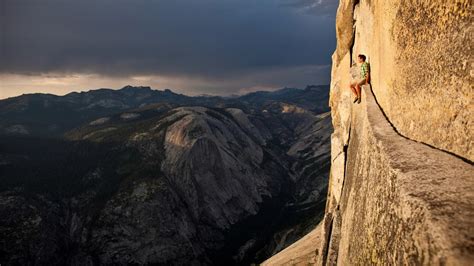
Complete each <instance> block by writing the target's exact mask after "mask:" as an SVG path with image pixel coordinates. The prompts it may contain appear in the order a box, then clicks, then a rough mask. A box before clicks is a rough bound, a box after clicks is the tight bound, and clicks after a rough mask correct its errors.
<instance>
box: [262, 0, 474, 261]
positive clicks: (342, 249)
mask: <svg viewBox="0 0 474 266" xmlns="http://www.w3.org/2000/svg"><path fill="white" fill-rule="evenodd" d="M336 31H337V38H338V45H337V49H336V51H335V52H334V55H333V68H332V81H331V92H330V106H331V114H332V122H333V126H334V133H333V134H332V140H331V173H330V183H329V189H328V201H327V204H326V211H325V217H324V220H323V221H322V222H321V224H319V225H318V227H316V229H314V231H313V232H312V233H311V234H309V235H308V236H306V237H304V238H303V239H301V240H299V241H298V242H296V243H295V244H293V245H292V246H290V247H289V248H287V249H286V250H284V251H282V252H280V253H279V254H277V255H276V256H274V257H273V258H271V259H269V260H267V261H266V262H265V263H264V265H287V264H292V265H306V264H308V263H309V264H316V265H336V264H337V265H372V264H379V265H472V264H473V263H474V239H473V238H472V235H474V231H473V228H474V204H473V203H474V166H473V162H472V161H473V159H474V157H473V147H472V144H473V141H474V139H473V135H472V132H474V130H473V119H472V117H474V116H473V114H474V109H473V106H474V105H473V100H474V90H473V87H472V84H473V80H472V78H473V75H472V73H473V65H472V61H473V59H472V43H473V42H472V33H473V28H472V5H471V3H470V1H462V0H456V1H454V0H453V1H447V2H446V1H414V0H398V1H374V0H371V1H369V0H365V1H364V0H361V1H354V0H352V1H351V0H342V1H340V4H339V9H338V13H337V22H336ZM358 54H365V55H366V56H367V57H368V61H369V62H370V64H371V86H364V87H363V92H362V98H363V99H362V103H361V104H353V103H352V97H353V96H352V94H351V92H350V90H349V89H348V84H349V82H350V80H351V77H352V75H354V74H356V72H357V69H354V67H351V66H352V65H353V64H354V63H355V62H356V57H357V55H358ZM309 242H312V243H313V245H308V243H309Z"/></svg>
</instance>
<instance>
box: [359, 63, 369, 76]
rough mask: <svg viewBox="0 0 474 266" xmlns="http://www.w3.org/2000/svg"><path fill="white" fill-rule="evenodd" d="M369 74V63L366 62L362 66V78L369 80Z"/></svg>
mask: <svg viewBox="0 0 474 266" xmlns="http://www.w3.org/2000/svg"><path fill="white" fill-rule="evenodd" d="M367 74H369V63H367V62H364V63H362V65H361V66H360V78H363V79H365V78H367Z"/></svg>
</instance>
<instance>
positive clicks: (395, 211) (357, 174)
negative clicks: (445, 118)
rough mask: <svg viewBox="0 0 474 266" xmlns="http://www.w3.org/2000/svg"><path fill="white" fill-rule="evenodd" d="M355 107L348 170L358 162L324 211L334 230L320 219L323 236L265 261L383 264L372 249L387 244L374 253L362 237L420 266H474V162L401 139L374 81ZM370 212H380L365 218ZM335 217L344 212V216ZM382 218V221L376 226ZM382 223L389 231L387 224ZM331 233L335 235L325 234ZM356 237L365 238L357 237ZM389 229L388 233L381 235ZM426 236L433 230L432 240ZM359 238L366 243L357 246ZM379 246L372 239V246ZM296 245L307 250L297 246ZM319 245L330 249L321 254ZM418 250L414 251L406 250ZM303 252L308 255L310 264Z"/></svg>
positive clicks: (269, 262)
mask: <svg viewBox="0 0 474 266" xmlns="http://www.w3.org/2000/svg"><path fill="white" fill-rule="evenodd" d="M343 98H345V97H343ZM345 99H347V98H345ZM351 108H352V111H351V113H352V115H351V117H352V118H351V121H352V122H351V123H352V125H351V127H350V128H351V131H352V133H351V136H350V138H351V140H350V143H349V152H348V154H347V156H348V157H347V160H348V161H347V164H348V165H347V167H348V168H351V167H352V166H354V165H358V166H357V167H352V168H357V169H348V172H347V173H346V174H347V175H346V176H345V177H344V179H349V180H344V184H343V188H342V192H340V193H342V194H343V195H342V196H341V201H339V200H338V204H337V205H336V206H328V208H327V209H326V216H327V217H325V220H324V221H326V223H327V222H329V223H332V226H331V228H332V229H331V230H330V231H329V232H325V231H326V230H324V228H322V224H320V225H319V226H318V229H317V231H320V233H321V234H322V235H321V237H319V238H318V239H317V241H315V240H316V239H314V238H313V239H312V240H310V241H311V244H310V245H309V244H308V243H306V242H307V241H303V240H304V239H302V240H301V241H299V242H296V243H295V244H294V245H292V246H291V248H287V249H285V250H283V251H281V252H280V253H278V254H277V255H275V256H274V257H272V258H270V259H268V260H267V261H266V262H265V263H264V264H265V265H307V264H308V263H310V262H315V261H316V262H317V263H315V264H317V265H321V264H333V263H334V264H335V263H338V264H339V263H341V262H342V263H343V264H344V263H345V262H352V263H357V262H366V261H367V258H369V259H372V263H375V262H377V261H378V262H380V261H379V260H377V257H378V256H377V255H374V252H379V253H380V250H383V249H384V247H377V248H376V249H377V250H376V251H375V249H373V250H365V249H366V248H365V247H366V246H368V244H367V243H363V242H362V241H364V239H365V240H367V239H369V240H377V239H383V240H387V241H388V242H389V244H390V245H391V247H390V248H389V249H387V252H392V253H397V254H389V255H386V257H389V259H388V260H386V261H385V262H388V261H392V262H397V261H398V262H402V261H405V262H406V261H407V257H411V258H409V259H410V260H411V261H420V262H422V263H429V262H433V261H437V262H440V263H447V264H448V265H449V264H458V265H459V264H460V265H464V264H465V265H468V264H469V263H472V262H473V261H474V256H473V254H474V237H473V236H474V192H473V188H474V166H473V165H471V164H470V163H468V162H465V161H463V160H462V159H460V158H458V157H456V156H453V155H451V154H449V153H446V152H444V151H440V150H438V149H435V148H432V147H430V146H428V145H425V144H422V143H419V142H416V141H412V140H409V139H407V138H405V137H403V136H400V135H399V134H398V133H397V132H396V130H395V129H394V128H393V127H392V126H391V124H390V122H389V121H388V120H387V119H386V117H385V116H384V114H383V112H382V110H381V109H380V106H379V105H378V104H377V101H376V99H375V97H374V95H373V93H372V90H371V88H370V86H364V87H363V101H362V103H361V104H360V105H357V104H354V105H352V107H351ZM354 123H360V124H354ZM353 133H354V134H353ZM364 134H366V136H364ZM351 144H352V147H351ZM363 145H367V146H368V147H363ZM357 149H360V150H364V151H363V152H365V154H363V155H361V154H358V155H354V154H356V153H359V151H357ZM361 152H362V151H361ZM371 157H372V158H371ZM333 159H334V158H333ZM362 159H363V160H362ZM385 179H386V180H385ZM364 183H365V184H364ZM368 183H370V184H372V185H373V188H371V187H369V185H368ZM360 185H363V186H365V187H366V188H365V190H364V188H358V187H357V186H360ZM371 190H373V191H371ZM328 200H330V199H329V198H328ZM381 206H384V207H386V208H383V207H381ZM366 213H371V214H372V215H373V216H374V217H365V216H367V215H366ZM336 214H337V215H336ZM334 215H336V216H338V217H339V219H338V221H336V219H334V218H333V217H334ZM359 216H364V217H362V218H360V217H359ZM420 217H421V218H420ZM357 222H359V223H365V225H364V226H365V227H364V226H362V225H357V224H354V223H357ZM380 222H382V224H377V223H380ZM367 226H368V227H367ZM383 226H389V228H382V229H381V228H380V227H383ZM357 227H359V228H357ZM391 230H395V232H394V231H391ZM396 230H399V231H400V230H403V232H396ZM328 233H329V234H330V236H329V237H325V235H327V234H328ZM357 234H364V235H366V236H365V237H362V236H361V237H360V238H359V236H358V235H357ZM383 234H386V235H384V236H381V235H383ZM397 234H398V235H402V236H405V237H406V239H405V238H403V237H400V236H397ZM424 234H425V235H426V234H429V237H425V236H424ZM395 238H396V239H395ZM358 239H360V240H359V241H361V242H360V243H355V242H357V241H358ZM427 242H428V243H427ZM380 244H381V243H370V245H371V246H373V247H376V246H377V245H380ZM425 244H426V245H425ZM298 245H302V246H304V248H298ZM349 246H352V251H349V250H350V248H349ZM357 246H359V247H361V248H362V249H364V250H359V251H360V252H361V253H369V254H368V255H367V254H364V255H361V256H358V255H357V256H358V257H355V256H354V254H357V251H356V249H355V248H356V247H357ZM321 247H323V248H321ZM432 247H433V250H431V248H432ZM428 249H430V250H428ZM321 250H322V251H323V253H325V254H321ZM413 250H414V251H415V253H413V254H406V253H407V251H413ZM371 252H372V254H370V253H371ZM303 254H304V255H303ZM362 256H366V257H362ZM302 257H304V258H306V261H305V262H303V260H302V259H301V258H302ZM390 257H391V258H390ZM404 257H405V259H403V258H404ZM275 258H278V259H277V260H276V259H275ZM295 262H296V263H295ZM310 264H313V263H310Z"/></svg>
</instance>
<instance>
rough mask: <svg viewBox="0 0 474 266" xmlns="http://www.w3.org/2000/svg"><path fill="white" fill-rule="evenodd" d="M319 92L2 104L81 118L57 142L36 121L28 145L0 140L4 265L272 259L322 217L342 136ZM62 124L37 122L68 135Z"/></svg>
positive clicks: (22, 113) (140, 95) (145, 91)
mask: <svg viewBox="0 0 474 266" xmlns="http://www.w3.org/2000/svg"><path fill="white" fill-rule="evenodd" d="M319 89H320V88H310V89H305V90H299V89H283V90H280V91H276V92H271V93H263V94H260V93H253V94H249V95H245V96H242V97H239V98H238V99H230V100H229V99H223V98H220V97H188V96H184V95H180V94H175V93H172V92H171V91H164V92H162V91H158V92H155V91H153V90H151V89H149V88H130V87H126V88H124V89H121V90H118V91H113V90H99V91H95V92H86V93H82V95H81V93H77V94H74V95H75V96H74V97H73V98H72V99H74V100H71V98H69V97H71V95H66V96H63V97H64V98H63V97H59V96H51V95H26V96H21V97H16V98H18V99H16V100H15V101H12V99H8V100H5V101H9V105H6V104H5V103H3V101H0V106H1V108H7V107H6V106H9V108H10V109H9V111H10V112H11V113H10V114H13V113H16V115H17V116H18V117H23V118H24V119H26V118H28V116H29V115H30V114H31V110H30V111H28V110H29V109H30V108H36V110H37V112H41V110H45V109H48V108H50V107H51V106H56V108H58V109H59V110H61V107H60V106H70V109H65V110H68V112H70V113H71V114H73V117H81V119H77V120H75V121H76V122H74V123H72V122H71V123H70V124H67V125H68V126H69V127H70V128H69V129H68V130H66V128H67V127H66V126H62V127H61V128H62V129H61V130H62V131H64V133H63V134H59V132H61V130H58V131H57V133H58V135H57V136H58V137H56V138H51V137H48V138H45V137H44V136H41V135H40V134H38V135H34V134H33V133H43V132H41V131H39V130H38V131H31V130H32V129H33V128H34V127H33V126H32V125H31V124H28V123H23V124H22V125H23V126H24V127H26V128H27V129H28V130H30V134H29V135H25V134H24V135H22V134H13V133H14V132H13V133H12V132H6V133H9V134H4V135H3V136H2V137H0V173H1V178H2V182H0V225H1V226H0V235H2V238H0V261H2V262H6V264H9V263H11V264H15V263H17V264H54V265H59V264H61V265H64V264H75V265H85V264H87V265H91V264H92V265H98V264H163V265H248V264H250V263H254V262H257V263H258V262H261V261H263V260H264V259H266V258H268V257H269V256H271V255H272V254H274V253H276V252H277V251H279V250H281V249H283V248H284V247H286V246H288V245H289V244H291V243H293V242H294V241H295V240H297V239H298V238H299V237H301V236H302V235H304V234H305V233H307V232H308V231H310V230H311V229H312V228H313V226H314V225H315V224H316V223H317V222H318V221H319V219H320V215H321V214H322V213H323V211H324V204H325V196H326V189H327V181H328V170H329V165H330V160H329V157H330V148H329V147H330V133H331V131H332V126H331V119H330V116H329V115H328V113H316V112H314V110H318V108H316V107H315V106H316V105H317V101H318V99H319V100H321V99H324V96H318V97H316V96H315V94H316V93H315V90H319ZM155 93H156V95H155ZM326 93H327V91H326ZM126 95H128V96H126ZM145 95H152V96H145ZM153 95H155V96H156V97H155V96H153ZM158 95H160V96H158ZM283 95H286V97H284V96H283ZM303 95H308V97H307V98H306V99H303V98H304V97H303ZM311 95H313V96H312V97H314V98H313V99H314V100H315V101H314V103H313V104H312V105H310V103H311V101H310V96H311ZM30 97H32V98H30ZM48 97H50V98H51V99H54V101H53V100H48V101H47V102H48V104H49V105H48V104H46V105H45V104H44V99H46V98H47V99H50V98H48ZM153 97H155V98H154V100H153V101H151V100H150V101H149V102H148V100H146V99H149V98H153ZM326 97H327V96H326ZM127 98H128V99H127ZM164 98H166V100H165V99H164ZM13 99H15V98H13ZM25 99H28V100H27V101H26V100H25ZM32 99H34V100H32ZM38 99H40V100H38ZM65 99H69V100H67V101H66V100H65ZM87 99H88V100H87ZM111 99H113V100H111ZM139 99H145V100H139ZM326 99H327V98H326ZM20 100H23V101H25V102H26V104H25V105H26V106H27V107H26V108H25V109H21V108H19V106H20V105H19V104H18V103H19V102H21V101H20ZM321 101H322V100H321ZM71 102H72V103H71ZM290 102H293V103H290ZM33 103H34V104H33ZM38 103H42V104H38ZM112 103H113V104H112ZM119 103H120V104H119ZM30 104H31V105H30ZM321 104H324V105H326V102H324V103H321ZM25 105H24V106H25ZM99 105H100V107H98V106H99ZM84 106H87V107H90V109H88V108H85V109H84ZM125 106H126V107H125ZM305 106H306V107H308V106H309V107H311V109H312V110H309V109H307V108H305ZM42 108H44V109H42ZM321 108H322V109H324V107H321ZM5 110H6V109H5ZM88 110H96V111H98V112H99V113H97V114H94V113H93V112H89V111H88ZM83 112H85V113H87V115H84V116H81V114H83ZM57 115H58V116H59V118H60V119H58V120H55V119H56V117H46V116H41V115H39V116H38V117H39V118H41V119H43V120H41V121H43V123H46V122H48V123H55V124H58V125H66V124H61V123H63V122H62V121H63V120H61V119H62V117H61V115H60V114H57ZM2 117H3V119H5V120H2V121H6V120H8V119H6V118H8V117H7V116H4V115H3V113H2ZM8 121H10V122H8V123H11V122H16V121H14V120H8ZM25 121H26V120H25ZM30 121H31V120H30ZM64 121H66V120H64ZM39 128H40V127H38V129H39ZM5 247H7V248H5ZM42 247H48V248H42Z"/></svg>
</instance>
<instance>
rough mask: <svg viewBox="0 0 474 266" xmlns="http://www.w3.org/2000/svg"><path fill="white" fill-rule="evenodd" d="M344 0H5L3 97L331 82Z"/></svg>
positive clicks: (215, 90)
mask: <svg viewBox="0 0 474 266" xmlns="http://www.w3.org/2000/svg"><path fill="white" fill-rule="evenodd" d="M337 5H338V1H337V0H79V1H77V0H0V38H1V39H0V45H1V46H0V98H6V97H11V96H15V95H20V94H22V93H30V92H48V93H54V94H65V93H68V92H70V91H82V90H90V89H96V88H121V87H123V86H125V85H128V84H130V85H143V86H151V87H152V88H155V89H165V88H170V89H172V90H173V91H177V92H180V93H185V94H189V95H197V94H218V95H229V94H240V93H245V92H249V91H254V90H272V89H277V88H282V87H285V86H288V87H304V86H306V85H307V84H328V83H329V77H330V63H331V54H332V52H333V51H334V48H335V28H334V27H335V26H334V24H335V22H334V20H335V12H336V8H337Z"/></svg>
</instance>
